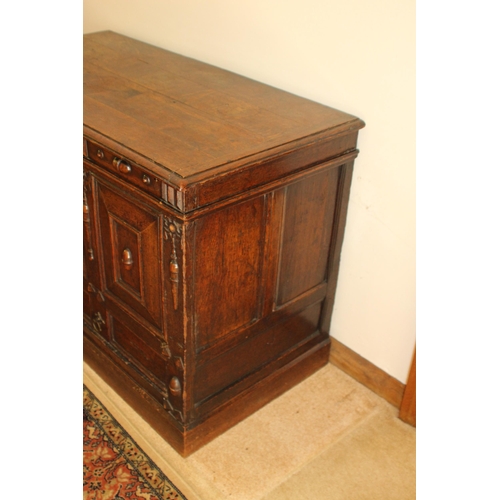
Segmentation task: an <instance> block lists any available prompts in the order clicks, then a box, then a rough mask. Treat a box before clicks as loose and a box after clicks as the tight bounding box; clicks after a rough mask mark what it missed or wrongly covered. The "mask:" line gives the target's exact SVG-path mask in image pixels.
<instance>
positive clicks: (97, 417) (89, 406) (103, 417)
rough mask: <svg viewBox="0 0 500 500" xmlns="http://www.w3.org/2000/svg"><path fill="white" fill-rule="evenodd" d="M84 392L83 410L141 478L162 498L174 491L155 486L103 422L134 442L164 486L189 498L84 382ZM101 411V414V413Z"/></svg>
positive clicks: (184, 498)
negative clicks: (159, 488)
mask: <svg viewBox="0 0 500 500" xmlns="http://www.w3.org/2000/svg"><path fill="white" fill-rule="evenodd" d="M83 393H84V398H83V401H84V404H83V410H84V412H85V413H86V414H87V416H88V417H89V418H90V419H91V420H92V422H94V423H95V424H96V425H97V427H98V428H99V430H100V431H101V432H102V433H103V434H104V435H105V436H107V438H108V440H109V442H110V443H112V445H113V447H114V448H116V451H117V452H118V453H119V455H120V456H122V457H123V458H124V459H125V460H126V461H127V463H128V464H129V465H130V466H131V467H133V469H134V471H135V472H136V473H137V474H138V475H139V476H140V477H141V479H142V480H143V481H144V482H145V483H146V484H147V485H148V486H149V487H150V488H151V490H152V491H153V492H154V493H155V495H157V496H158V497H159V498H160V499H161V500H164V499H165V500H166V498H167V497H165V493H172V491H168V492H165V491H159V490H158V487H157V486H155V485H154V484H151V481H150V480H149V479H148V478H147V477H145V476H144V475H143V474H142V473H141V472H140V471H139V469H138V468H137V466H136V465H137V464H135V463H134V461H132V460H130V459H129V457H128V456H127V454H126V453H124V449H123V447H122V446H121V445H120V444H119V443H116V441H115V440H113V438H112V437H111V436H109V434H108V432H107V431H106V429H105V428H104V425H103V423H106V424H110V423H111V424H112V425H113V426H114V427H116V428H118V429H119V431H120V433H121V434H122V435H124V436H125V437H126V438H127V439H126V440H125V441H128V442H129V443H130V442H132V443H133V444H134V445H135V446H136V447H137V450H138V451H139V452H140V454H141V455H142V457H143V460H142V462H147V466H148V467H149V468H150V469H151V470H153V471H155V475H156V477H158V478H160V480H161V481H162V483H163V485H164V488H165V487H167V488H171V490H173V491H174V492H175V493H177V494H178V498H179V500H188V499H187V498H186V497H185V496H184V495H183V493H182V492H181V491H180V490H179V489H178V488H177V487H176V486H175V485H174V483H173V482H172V481H171V480H170V479H169V478H168V476H167V475H166V474H165V473H164V472H163V471H162V470H161V469H160V468H159V467H158V465H156V463H155V462H153V460H152V459H151V458H149V456H148V455H147V454H146V453H145V452H144V450H143V449H142V448H141V447H140V446H139V445H138V444H137V442H136V441H135V439H133V438H132V436H131V435H130V434H129V433H128V432H127V431H126V430H125V429H124V428H123V426H122V425H121V424H120V423H119V422H118V421H117V420H116V419H115V418H114V417H113V415H112V414H111V412H110V411H109V410H108V409H107V408H106V406H104V404H102V402H101V401H100V400H99V399H98V398H97V396H95V394H94V393H93V392H92V391H91V390H90V389H89V388H88V387H87V386H86V385H85V384H83ZM96 405H97V408H98V409H100V410H101V412H96V411H92V410H93V409H96ZM100 413H101V414H100Z"/></svg>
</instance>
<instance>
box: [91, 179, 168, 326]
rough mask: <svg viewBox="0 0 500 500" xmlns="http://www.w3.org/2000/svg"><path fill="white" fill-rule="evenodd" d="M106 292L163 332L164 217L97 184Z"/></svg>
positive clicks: (110, 188)
mask: <svg viewBox="0 0 500 500" xmlns="http://www.w3.org/2000/svg"><path fill="white" fill-rule="evenodd" d="M96 191H97V202H98V218H99V226H100V236H101V245H102V248H101V251H102V256H103V270H104V283H103V287H104V291H105V294H106V295H108V296H110V297H111V298H112V299H113V300H114V301H115V302H118V303H122V304H124V305H125V306H128V307H130V308H131V309H133V310H134V311H135V312H136V313H137V314H139V315H140V316H141V317H142V318H144V319H145V320H146V321H148V322H149V323H150V324H151V325H153V326H154V327H156V328H157V329H158V330H161V329H162V265H161V251H162V249H161V215H160V213H158V212H157V211H155V209H154V208H153V207H150V206H148V205H146V204H144V203H141V202H139V201H138V200H136V199H132V198H129V197H128V196H126V195H125V194H124V193H122V192H119V191H116V190H115V189H113V188H112V187H111V186H108V185H107V184H105V183H103V182H98V183H97V190H96Z"/></svg>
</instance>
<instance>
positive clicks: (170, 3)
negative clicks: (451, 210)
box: [84, 0, 416, 382]
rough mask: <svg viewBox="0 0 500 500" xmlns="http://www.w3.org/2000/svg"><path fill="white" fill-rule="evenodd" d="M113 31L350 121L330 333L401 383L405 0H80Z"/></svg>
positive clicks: (87, 18)
mask: <svg viewBox="0 0 500 500" xmlns="http://www.w3.org/2000/svg"><path fill="white" fill-rule="evenodd" d="M107 29H110V30H113V31H116V32H118V33H122V34H124V35H128V36H131V37H133V38H137V39H139V40H143V41H145V42H148V43H152V44H153V45H157V46H159V47H164V48H167V49H169V50H172V51H174V52H178V53H181V54H184V55H187V56H190V57H194V58H195V59H199V60H202V61H205V62H208V63H211V64H214V65H216V66H220V67H223V68H226V69H229V70H231V71H234V72H236V73H239V74H242V75H245V76H248V77H251V78H253V79H255V80H259V81H262V82H264V83H268V84H270V85H273V86H276V87H278V88H281V89H285V90H288V91H290V92H293V93H295V94H298V95H301V96H304V97H308V98H310V99H313V100H315V101H318V102H321V103H323V104H326V105H329V106H332V107H334V108H338V109H341V110H342V111H346V112H348V113H352V114H354V115H356V116H359V117H360V118H362V119H363V120H364V121H365V122H366V128H365V129H363V130H361V132H360V138H359V142H358V145H359V149H360V151H361V153H360V156H359V157H358V159H357V161H356V164H355V175H354V179H353V186H352V190H351V202H350V206H349V215H348V220H347V228H346V236H345V240H344V247H343V252H342V264H341V272H340V278H339V284H338V289H337V299H336V305H335V309H334V315H333V320H332V329H331V335H332V336H333V337H334V338H336V339H338V340H339V341H340V342H342V343H344V344H345V345H347V346H348V347H350V348H351V349H353V350H354V351H356V352H357V353H359V354H360V355H361V356H363V357H364V358H366V359H368V360H369V361H371V362H372V363H373V364H375V365H376V366H378V367H380V368H381V369H382V370H384V371H386V372H387V373H389V374H390V375H392V376H393V377H395V378H397V379H398V380H400V381H402V382H406V377H407V373H408V369H409V365H410V361H411V355H412V351H413V346H414V343H415V156H416V152H415V0H405V1H404V2H403V1H401V0H379V1H377V2H374V1H373V0H349V1H345V0H342V1H341V0H328V1H327V0H309V1H307V2H305V1H303V0H302V1H301V0H253V1H252V2H248V1H247V2H243V1H239V2H238V1H235V0H210V1H208V0H205V1H203V0H84V32H85V33H90V32H94V31H100V30H107Z"/></svg>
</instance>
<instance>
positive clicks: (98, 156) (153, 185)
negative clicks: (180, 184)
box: [84, 140, 162, 199]
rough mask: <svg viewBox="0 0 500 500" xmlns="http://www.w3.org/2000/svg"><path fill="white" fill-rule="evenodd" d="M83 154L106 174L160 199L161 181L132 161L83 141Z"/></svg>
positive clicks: (102, 147)
mask: <svg viewBox="0 0 500 500" xmlns="http://www.w3.org/2000/svg"><path fill="white" fill-rule="evenodd" d="M85 153H86V156H87V157H88V158H90V159H91V160H92V161H93V162H95V163H97V164H98V165H100V166H101V167H104V168H105V169H106V170H107V171H108V172H111V173H113V174H114V175H116V176H118V177H120V179H123V180H124V181H125V182H127V183H130V184H132V185H134V186H136V187H137V188H139V189H141V190H142V191H145V192H146V193H148V194H150V195H152V196H154V197H155V198H158V199H161V197H162V183H161V181H160V180H159V179H158V178H157V177H155V176H154V175H153V174H151V173H150V172H149V171H147V170H146V169H144V168H142V167H140V166H139V165H137V164H136V163H134V162H133V161H130V160H129V159H127V158H125V157H123V156H121V155H119V154H117V153H114V152H113V151H111V150H110V149H108V148H105V147H104V146H101V145H100V144H97V143H95V142H92V141H89V140H85V141H84V155H85Z"/></svg>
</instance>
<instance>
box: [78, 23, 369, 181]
mask: <svg viewBox="0 0 500 500" xmlns="http://www.w3.org/2000/svg"><path fill="white" fill-rule="evenodd" d="M84 126H85V127H86V128H88V129H90V130H93V131H96V132H98V133H100V134H102V135H104V136H106V137H109V138H110V139H113V140H114V141H116V142H117V143H120V144H124V145H126V146H127V147H128V148H130V149H132V150H134V151H135V152H137V153H138V154H139V155H141V156H143V157H145V158H147V159H150V160H152V161H153V162H155V163H156V164H157V165H160V166H162V167H164V168H166V169H168V170H169V171H171V172H174V173H176V174H177V175H179V176H180V177H182V178H187V177H190V176H193V175H197V174H203V173H205V172H209V171H210V170H211V169H214V168H217V167H219V166H222V165H228V164H231V163H233V162H236V161H238V160H241V159H243V158H251V157H252V156H255V155H256V154H259V153H262V152H264V151H266V152H268V153H270V152H271V151H272V150H273V149H274V148H277V147H282V146H283V145H284V144H290V143H293V142H296V141H298V140H303V141H304V140H305V141H309V142H311V141H313V140H314V139H315V137H316V136H318V135H319V134H323V135H324V134H325V133H326V134H332V135H333V134H340V133H342V132H345V131H346V130H357V129H359V128H361V127H362V126H363V122H361V120H359V119H357V118H355V117H354V116H351V115H348V114H346V113H343V112H340V111H338V110H335V109H331V108H329V107H327V106H323V105H320V104H317V103H315V102H312V101H309V100H307V99H304V98H301V97H297V96H295V95H292V94H290V93H288V92H284V91H282V90H278V89H276V88H273V87H270V86H268V85H264V84H262V83H258V82H256V81H253V80H250V79H248V78H245V77H243V76H239V75H236V74H234V73H231V72H229V71H225V70H222V69H219V68H216V67H214V66H210V65H208V64H205V63H202V62H199V61H195V60H193V59H190V58H187V57H184V56H181V55H178V54H174V53H172V52H169V51H167V50H163V49H159V48H156V47H153V46H151V45H148V44H145V43H142V42H139V41H137V40H133V39H131V38H128V37H125V36H122V35H119V34H116V33H113V32H110V31H106V32H99V33H93V34H89V35H85V36H84Z"/></svg>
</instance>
